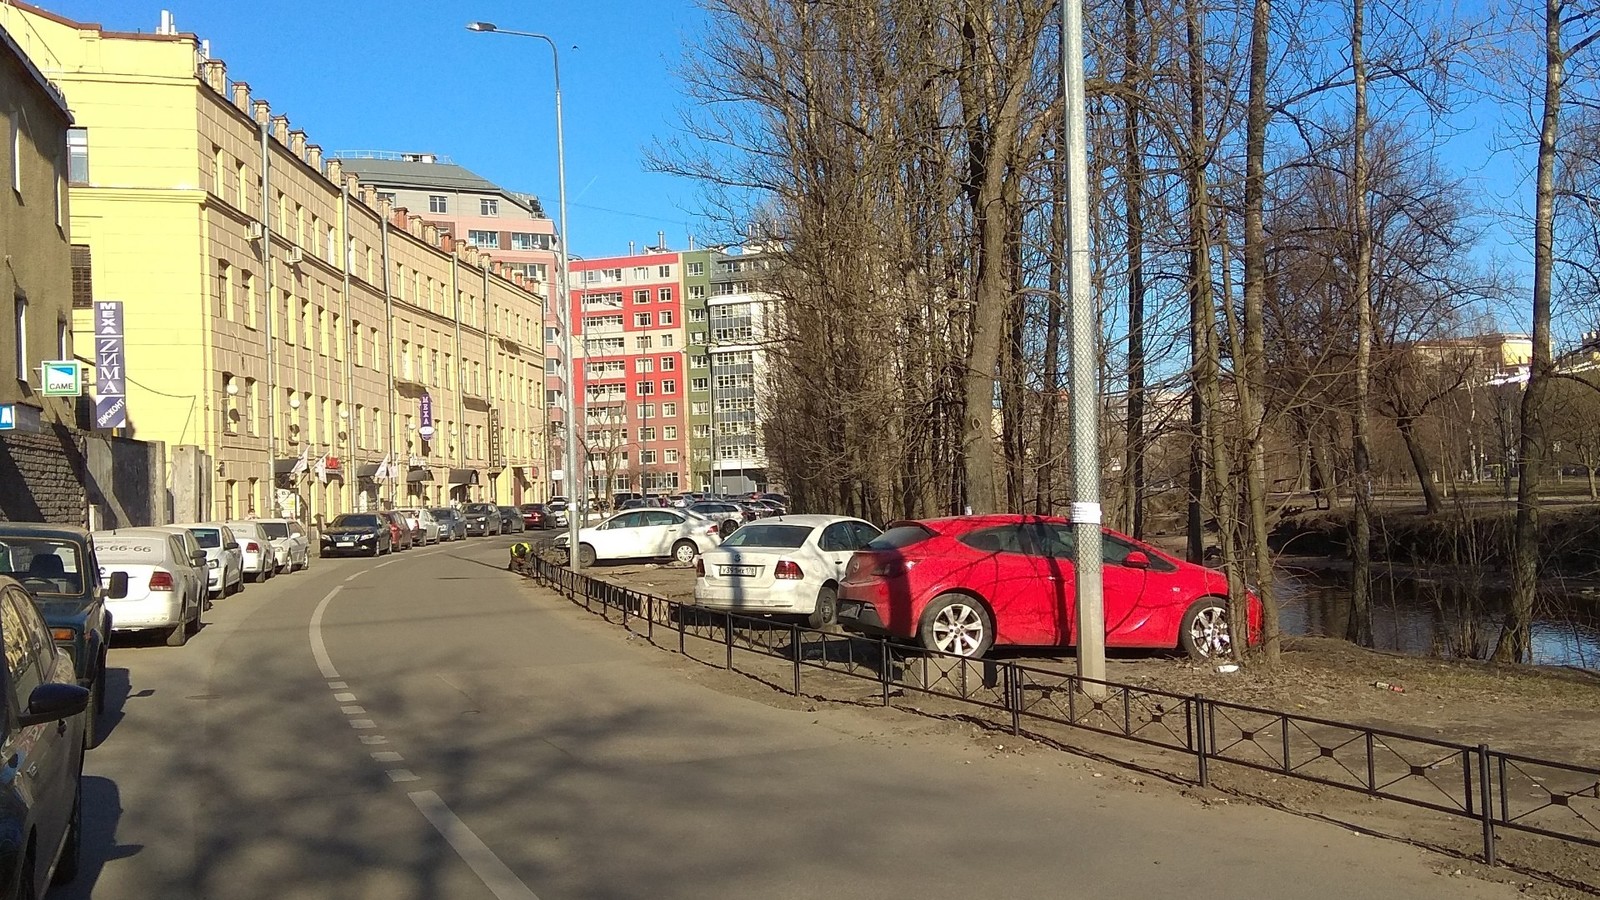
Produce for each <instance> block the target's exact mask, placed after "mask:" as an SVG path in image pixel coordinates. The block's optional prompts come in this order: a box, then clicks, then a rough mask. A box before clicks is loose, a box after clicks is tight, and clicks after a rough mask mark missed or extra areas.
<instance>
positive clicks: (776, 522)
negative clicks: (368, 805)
mask: <svg viewBox="0 0 1600 900" xmlns="http://www.w3.org/2000/svg"><path fill="white" fill-rule="evenodd" d="M880 533H881V532H879V531H878V529H877V528H876V527H875V526H873V525H871V524H870V523H867V522H863V521H861V520H860V519H851V518H848V517H845V516H776V517H774V518H770V519H759V520H757V521H755V522H751V523H750V524H748V525H744V526H741V527H740V528H739V530H738V531H735V532H734V533H732V534H730V535H728V537H727V539H726V540H724V541H723V542H722V545H721V546H720V547H718V548H716V549H715V550H709V551H707V552H706V553H704V554H702V555H701V557H700V561H699V562H697V563H696V564H695V570H696V572H697V574H698V576H699V577H697V578H696V579H695V582H694V603H695V605H696V606H698V607H701V608H702V609H714V610H717V611H719V612H731V613H738V614H740V615H757V616H766V615H783V616H804V617H805V618H806V624H807V625H809V626H811V627H812V628H821V627H823V626H824V625H831V624H832V623H833V621H834V618H835V610H836V608H837V605H838V603H837V601H838V591H839V579H840V578H841V577H843V575H844V567H845V566H846V565H847V564H848V563H849V562H850V557H851V556H852V555H853V554H854V553H855V552H856V551H857V550H859V549H861V548H862V547H864V546H866V544H867V541H870V540H872V539H873V538H875V537H877V536H878V535H879V534H880Z"/></svg>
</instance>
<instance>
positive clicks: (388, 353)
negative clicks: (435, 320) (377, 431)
mask: <svg viewBox="0 0 1600 900" xmlns="http://www.w3.org/2000/svg"><path fill="white" fill-rule="evenodd" d="M378 210H379V218H381V219H383V232H382V233H383V342H384V351H383V355H384V356H385V357H387V359H385V360H384V363H385V365H384V371H386V372H388V373H389V393H388V397H389V403H388V406H389V409H388V411H387V413H386V414H385V415H386V418H388V420H389V450H388V453H387V454H386V455H385V458H386V459H387V458H393V459H394V460H395V462H394V463H393V464H392V465H390V466H389V508H390V509H394V508H395V507H397V506H399V505H400V484H399V479H397V478H396V477H395V471H396V470H397V469H398V468H399V467H400V459H399V456H400V454H399V450H398V448H397V447H395V443H394V417H395V406H396V403H395V389H394V367H395V365H396V364H397V361H396V360H395V356H394V292H393V291H394V288H393V285H391V284H390V283H389V214H390V212H391V209H390V208H389V207H388V206H386V205H385V204H384V202H383V201H381V200H380V201H378ZM405 463H406V466H405V468H406V476H407V477H409V476H410V475H411V460H410V459H409V458H407V459H406V461H405Z"/></svg>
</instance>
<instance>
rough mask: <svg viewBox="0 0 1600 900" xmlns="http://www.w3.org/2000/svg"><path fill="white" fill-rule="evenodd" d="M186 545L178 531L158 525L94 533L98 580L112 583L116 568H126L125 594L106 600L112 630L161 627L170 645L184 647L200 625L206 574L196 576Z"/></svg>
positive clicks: (121, 570) (159, 629)
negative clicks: (98, 570)
mask: <svg viewBox="0 0 1600 900" xmlns="http://www.w3.org/2000/svg"><path fill="white" fill-rule="evenodd" d="M184 547H185V544H184V543H183V541H182V539H181V538H180V536H179V535H177V534H175V533H172V532H164V531H158V530H156V529H154V528H141V529H124V530H122V531H97V532H95V533H94V553H95V558H96V559H97V560H99V562H100V583H101V584H103V585H109V584H110V583H111V573H113V572H126V573H128V593H127V595H126V596H124V597H121V598H119V599H116V600H107V601H106V611H107V612H109V613H110V614H111V629H112V630H113V631H155V630H158V631H161V632H163V633H164V634H165V635H166V639H167V646H168V647H182V646H183V645H184V644H185V643H187V642H188V640H189V635H191V634H193V633H194V632H195V631H198V630H199V629H200V616H201V614H202V611H203V609H204V606H205V602H206V601H205V592H206V587H205V582H204V581H203V580H200V578H204V576H203V575H202V576H200V578H196V577H195V568H194V565H193V564H192V563H191V562H190V561H188V560H185V559H183V558H182V556H183V552H184ZM201 560H202V563H201V564H202V565H203V564H204V557H203V556H202V557H201Z"/></svg>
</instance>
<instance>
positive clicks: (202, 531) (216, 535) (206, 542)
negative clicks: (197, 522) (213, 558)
mask: <svg viewBox="0 0 1600 900" xmlns="http://www.w3.org/2000/svg"><path fill="white" fill-rule="evenodd" d="M189 533H190V534H192V535H194V539H195V540H196V541H198V542H199V543H200V546H202V547H204V548H206V549H207V550H215V549H216V548H218V547H221V546H222V532H221V531H219V530H217V529H215V528H191V529H189Z"/></svg>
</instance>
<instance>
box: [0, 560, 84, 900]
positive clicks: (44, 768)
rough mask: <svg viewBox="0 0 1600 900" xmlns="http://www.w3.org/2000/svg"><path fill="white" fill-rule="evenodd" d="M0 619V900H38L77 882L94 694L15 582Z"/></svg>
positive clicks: (4, 586) (1, 600)
mask: <svg viewBox="0 0 1600 900" xmlns="http://www.w3.org/2000/svg"><path fill="white" fill-rule="evenodd" d="M0 618H3V620H4V627H3V628H0V640H3V642H4V644H5V652H4V653H0V665H3V666H5V669H6V673H5V679H6V681H7V682H8V684H9V686H10V688H11V690H9V691H0V759H4V760H6V762H5V763H4V766H3V767H0V900H13V898H15V900H23V898H26V900H34V898H35V897H38V896H39V895H40V894H41V893H42V891H43V889H44V887H45V886H47V885H49V884H52V883H54V884H63V883H65V882H68V881H71V880H72V879H73V878H75V877H77V874H78V848H79V845H80V844H81V843H82V829H83V812H82V810H83V794H82V786H81V784H82V778H81V775H80V773H81V772H82V771H83V748H84V719H85V717H84V715H83V712H84V710H85V709H87V708H88V705H89V690H88V689H87V688H84V687H82V686H80V685H79V684H77V683H76V682H77V676H76V672H75V671H74V668H73V664H72V658H71V657H69V656H68V655H67V654H66V653H64V652H62V651H61V650H60V649H58V648H57V647H56V645H55V643H54V642H53V641H51V640H50V629H49V627H47V626H46V625H45V623H44V619H43V618H41V617H40V615H39V610H38V607H37V606H35V605H34V602H33V599H32V598H31V597H30V596H29V595H28V592H27V591H26V590H24V589H23V588H22V585H21V584H20V583H19V582H18V581H17V580H16V579H14V578H7V577H4V576H0Z"/></svg>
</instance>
